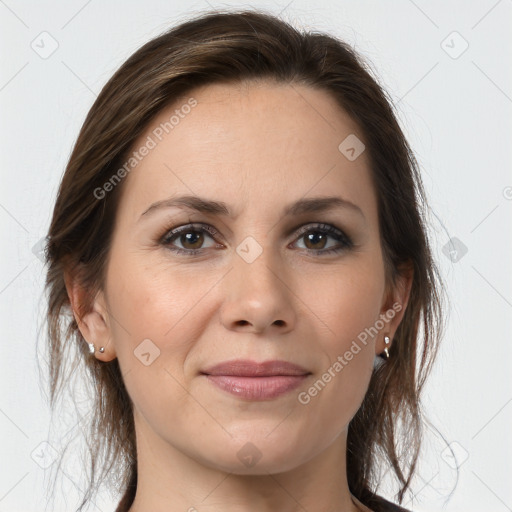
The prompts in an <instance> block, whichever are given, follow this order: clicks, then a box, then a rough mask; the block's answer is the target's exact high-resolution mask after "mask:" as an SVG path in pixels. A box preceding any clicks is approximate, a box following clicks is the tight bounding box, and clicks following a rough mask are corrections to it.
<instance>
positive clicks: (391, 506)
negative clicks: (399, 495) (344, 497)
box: [353, 494, 413, 512]
mask: <svg viewBox="0 0 512 512" xmlns="http://www.w3.org/2000/svg"><path fill="white" fill-rule="evenodd" d="M353 498H354V500H355V502H356V503H357V505H359V506H360V507H361V508H362V510H363V511H364V512H413V511H412V510H409V509H407V508H404V507H401V506H400V505H397V504H396V503H392V502H391V501H388V500H386V499H384V498H382V497H381V496H378V495H376V494H374V495H373V496H371V497H367V498H366V499H365V498H363V502H362V501H360V500H358V499H357V498H356V497H355V496H353Z"/></svg>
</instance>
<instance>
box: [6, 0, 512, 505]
mask: <svg viewBox="0 0 512 512" xmlns="http://www.w3.org/2000/svg"><path fill="white" fill-rule="evenodd" d="M250 5H251V6H254V7H262V8H265V9H267V10H268V11H270V12H273V13H274V14H279V13H280V15H281V17H282V18H283V19H285V20H287V21H289V22H292V23H293V24H295V25H296V26H297V27H303V28H311V29H317V30H321V31H325V32H328V33H331V34H333V35H336V36H339V37H341V38H343V39H345V40H346V41H348V42H349V43H351V44H352V45H354V46H355V48H356V49H357V50H358V51H360V52H361V53H362V54H363V56H365V57H366V58H367V59H368V60H369V61H370V62H371V63H372V64H373V66H374V68H375V70H376V71H377V73H378V75H379V76H380V77H381V80H382V82H383V83H384V84H385V86H386V88H387V90H388V91H389V92H390V94H391V95H392V97H393V98H394V101H395V104H396V107H397V109H398V112H399V118H400V121H401V123H402V126H403V128H404V130H405V133H406V135H407V136H408V138H409V141H410V143H411V145H412V147H413V150H414V151H415V153H416V155H417V158H418V160H419V163H420V165H421V168H422V172H423V178H424V183H425V187H426V189H427V192H428V194H429V196H430V204H431V207H432V210H433V212H434V214H435V215H434V216H433V219H432V223H431V235H432V237H433V239H434V240H433V243H434V253H435V256H436V258H437V260H438V261H439V265H440V267H441V270H442V273H443V277H444V279H445V280H446V284H447V287H448V290H449V293H450V302H451V306H450V316H449V321H448V328H447V331H446V335H445V338H444V342H443V345H442V348H441V352H440V356H439V360H438V363H437V367H436V368H435V371H434V373H433V374H432V376H431V379H430V381H429V383H428V385H427V388H426V390H425V396H424V405H425V410H426V412H427V414H428V417H429V418H430V419H431V421H432V422H433V425H434V426H435V428H437V429H438V430H439V433H437V432H436V431H435V429H432V430H431V431H430V430H429V431H428V433H429V435H428V440H427V442H426V444H425V447H424V460H425V464H424V466H422V467H421V468H420V474H419V477H418V478H417V479H416V480H415V483H414V486H413V489H414V492H415V498H414V501H412V502H410V501H409V502H408V501H405V502H404V503H403V505H404V506H406V507H407V508H414V510H415V511H438V510H446V511H450V512H456V511H461V512H462V511H464V512H471V511H479V512H480V511H482V510H486V511H491V510H492V511H493V512H501V511H503V512H505V511H506V510H512V487H511V486H510V477H511V474H512V471H511V465H512V463H511V460H512V441H511V436H510V431H511V429H510V427H511V419H512V403H511V402H512V383H511V378H510V376H511V363H510V361H511V357H510V356H511V351H512V344H511V343H510V333H511V327H512V322H511V320H512V272H511V271H510V268H511V262H512V237H511V235H512V200H511V199H512V188H511V187H512V172H511V170H510V169H511V163H512V162H511V160H512V155H511V147H512V144H511V138H510V136H511V134H512V116H511V114H512V71H511V67H510V62H512V58H511V57H512V55H511V54H512V30H511V29H512V1H511V0H500V1H496V0H485V1H479V2H477V1H472V2H469V1H459V2H449V3H448V2H444V1H440V0H437V1H434V2H432V1H431V2H427V1H424V0H416V1H414V2H413V1H412V0H397V1H394V2H377V1H375V2H370V1H355V0H354V1H340V0H336V1H334V0H330V1H327V0H317V1H316V2H313V3H312V2H306V1H301V0H292V1H291V2H289V1H286V2H281V1H279V2H278V1H270V0H269V1H261V2H255V3H252V4H242V3H238V2H227V3H226V2H224V3H217V2H214V1H213V0H210V1H208V2H206V1H199V2H185V1H175V2H170V1H168V0H165V1H163V0H161V1H160V0H145V1H144V2H142V1H141V2H135V1H133V0H132V1H124V2H121V1H108V2H99V1H97V0H96V1H95V0H92V1H89V2H87V1H84V0H73V1H67V2H64V1H61V2H36V1H23V2H22V1H16V0H0V34H1V44H2V54H1V55H2V65H1V70H0V105H1V117H0V129H1V133H0V141H1V142H0V144H1V155H2V159H1V166H0V172H1V187H0V226H1V230H2V240H3V242H2V249H1V258H2V260H1V262H2V265H1V271H0V318H1V322H2V323H1V334H2V341H1V349H2V350H1V355H2V356H1V358H0V379H1V383H2V386H1V395H0V434H1V439H2V443H0V461H1V462H0V512H29V511H41V510H44V504H45V499H44V496H45V489H44V484H45V483H47V478H48V475H49V472H50V470H51V469H52V468H51V467H50V468H48V469H46V470H44V469H42V468H41V467H40V466H39V465H38V464H37V463H36V462H35V459H36V458H37V457H36V456H34V458H33V453H34V450H36V452H35V453H37V450H43V451H44V449H45V448H44V446H45V445H40V443H42V442H44V441H46V440H47V439H48V429H49V425H50V415H49V409H48V406H47V403H46V391H45V390H44V388H43V389H41V385H44V376H43V377H41V380H40V377H39V371H38V367H37V359H36V350H40V349H38V347H40V346H43V345H44V343H45V338H44V324H43V320H44V318H43V313H44V307H45V305H44V301H43V297H44V296H43V283H44V270H45V269H44V267H43V265H42V263H41V260H40V259H39V258H38V257H37V255H36V254H35V253H34V251H33V247H34V245H36V244H37V243H38V242H39V241H40V240H41V239H42V238H43V237H44V236H46V233H47V230H48V227H49V222H50V218H51V213H52V208H53V203H54V200H55V196H56V192H57V187H58V184H59V181H60V178H61V176H62V173H63V171H64V168H65V165H66V162H67V159H68V157H69V155H70V152H71V148H72V145H73V143H74V141H75V138H76V136H77V135H78V131H79V129H80V126H81V124H82V122H83V120H84V118H85V115H86V113H87V111H88V109H89V108H90V107H91V105H92V103H93V101H94V100H95V98H96V96H97V94H98V93H99V91H100V89H101V87H102V86H103V85H104V83H105V82H106V81H107V80H108V78H109V77H110V76H111V75H112V74H113V72H114V71H115V70H116V69H117V68H118V67H119V66H120V65H121V64H122V62H123V61H124V60H125V59H126V58H127V57H128V56H129V55H130V54H131V53H133V52H134V51H135V50H136V49H137V48H138V47H140V46H141V45H142V44H143V43H145V42H146V41H148V40H149V39H150V38H152V37H153V36H156V35H158V34H160V33H161V32H163V31H164V30H166V29H167V28H168V27H169V26H171V25H174V24H176V23H178V22H179V21H181V20H182V19H183V18H184V17H187V16H189V15H190V14H191V13H193V12H197V13H199V12H201V11H203V10H205V9H210V8H226V7H229V6H233V7H249V6H250ZM43 31H47V32H48V33H49V34H50V35H51V38H53V39H55V40H56V41H57V42H58V48H57V50H56V51H55V52H54V53H53V54H52V55H50V56H49V57H48V58H46V59H43V58H41V57H40V56H39V54H38V53H36V51H34V50H33V49H32V47H31V44H32V42H33V41H34V40H35V41H36V43H37V42H38V41H40V38H41V37H47V38H48V36H40V34H41V32H43ZM454 31H456V32H458V34H459V35H457V34H453V32H454ZM46 41H47V43H46V47H47V48H48V47H49V46H48V44H49V42H50V39H47V40H46ZM443 41H444V43H443ZM464 41H466V42H467V44H469V46H468V48H467V49H466V51H464V52H463V53H462V54H460V55H459V53H460V52H461V50H462V49H463V48H464V45H465V43H464ZM39 44H40V45H41V43H39ZM449 53H451V55H450V54H449ZM507 55H508V57H507ZM454 57H457V58H454ZM451 237H457V238H458V239H459V240H460V241H462V243H463V244H464V245H465V246H466V247H467V253H466V254H465V255H464V256H463V257H462V258H461V259H460V260H458V261H451V260H450V259H449V258H448V257H447V256H445V254H443V247H444V246H445V245H446V244H447V243H448V241H449V239H450V238H451ZM35 252H37V250H36V251H35ZM40 330H42V333H40V332H39V331H40ZM62 428H64V427H62ZM440 434H442V435H443V436H444V437H445V439H446V440H447V442H449V443H454V444H453V445H452V446H453V447H454V449H455V451H456V453H457V456H458V462H459V465H460V475H459V481H458V484H457V486H456V488H455V489H454V485H455V472H454V470H453V469H452V468H451V466H453V465H454V464H455V462H454V461H453V460H451V459H450V458H448V457H447V456H446V453H443V450H444V448H445V445H443V442H442V439H441V437H440ZM73 435H78V436H79V435H80V431H79V429H76V431H75V432H74V433H73ZM58 437H59V436H58V435H57V438H58ZM62 437H63V434H62V435H61V438H62ZM41 446H42V448H41ZM53 466H55V464H54V465H53ZM79 469H80V463H77V464H75V465H74V467H68V469H67V470H66V475H67V476H65V475H64V476H62V479H63V481H64V483H63V486H64V487H65V489H60V488H59V487H57V490H56V492H57V494H60V496H57V498H56V501H55V504H54V505H52V506H51V507H50V508H49V510H55V511H66V512H69V511H70V510H73V508H72V505H73V504H75V503H76V500H77V499H78V498H79V497H80V488H83V482H82V483H80V482H79V474H78V470H79ZM73 471H74V473H73ZM451 491H453V493H452V495H451V498H450V499H449V500H448V495H449V493H450V492H451ZM384 494H385V495H386V493H385V492H384ZM387 497H388V498H392V496H391V495H389V494H388V495H387ZM117 501H118V497H116V496H114V497H113V498H112V500H109V498H108V496H106V495H104V494H103V495H102V496H100V498H99V499H98V500H97V501H96V504H95V505H91V508H90V509H89V510H94V511H98V510H99V511H104V512H108V511H113V510H114V507H115V504H116V503H117ZM309 512H314V511H309Z"/></svg>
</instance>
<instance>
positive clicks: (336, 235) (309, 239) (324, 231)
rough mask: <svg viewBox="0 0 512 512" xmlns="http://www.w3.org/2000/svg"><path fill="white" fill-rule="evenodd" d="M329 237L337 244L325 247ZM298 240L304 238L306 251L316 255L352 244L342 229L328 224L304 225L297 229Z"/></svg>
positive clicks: (338, 250) (329, 252)
mask: <svg viewBox="0 0 512 512" xmlns="http://www.w3.org/2000/svg"><path fill="white" fill-rule="evenodd" d="M329 238H331V239H334V240H336V241H337V242H338V244H334V247H333V246H331V247H329V248H326V245H327V243H328V239H329ZM300 240H305V247H304V249H305V250H306V251H308V252H311V253H316V255H318V256H321V255H324V254H332V253H337V252H341V251H343V250H348V249H351V248H352V247H353V246H354V244H353V242H352V240H351V239H350V238H349V237H348V236H347V235H346V234H345V233H344V232H343V231H341V230H339V229H337V228H335V227H333V226H331V225H329V224H317V225H315V226H304V227H303V228H301V229H300V230H299V238H298V240H297V241H300Z"/></svg>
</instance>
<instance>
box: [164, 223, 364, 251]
mask: <svg viewBox="0 0 512 512" xmlns="http://www.w3.org/2000/svg"><path fill="white" fill-rule="evenodd" d="M169 229H170V228H167V229H166V231H165V234H164V236H162V237H161V238H160V244H162V245H164V246H166V247H167V249H169V250H170V251H173V252H174V253H176V254H185V255H187V256H194V255H196V254H199V253H200V252H202V251H204V249H181V248H179V247H171V242H172V240H173V239H174V238H176V237H177V236H179V235H181V234H184V233H194V232H203V233H208V234H209V235H210V236H211V237H212V238H214V237H215V235H217V234H218V232H217V230H215V229H214V228H212V227H211V226H209V225H207V224H187V225H185V226H180V227H178V228H175V229H170V230H169ZM309 233H322V234H324V235H329V236H331V237H332V238H334V239H336V240H337V241H338V242H340V243H341V244H342V247H334V248H330V249H322V250H319V251H315V250H313V249H303V250H306V251H307V252H309V253H312V254H314V255H315V256H323V255H326V254H334V253H339V252H341V251H346V250H349V249H351V248H353V247H354V244H353V242H352V240H351V239H350V237H348V236H347V235H346V234H345V233H344V232H343V231H341V230H339V229H337V228H335V227H333V226H331V225H329V224H321V223H318V224H316V225H314V226H312V227H310V226H309V225H308V226H307V227H306V226H304V227H302V228H300V229H299V233H298V237H297V240H298V239H300V238H301V237H303V236H305V235H306V234H309Z"/></svg>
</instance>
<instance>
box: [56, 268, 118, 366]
mask: <svg viewBox="0 0 512 512" xmlns="http://www.w3.org/2000/svg"><path fill="white" fill-rule="evenodd" d="M64 282H65V284H66V290H67V293H68V297H69V302H70V304H71V309H72V311H73V315H74V317H75V320H76V323H77V324H78V328H79V329H80V332H81V333H82V336H83V337H84V338H85V340H86V342H87V343H92V344H94V347H95V356H96V358H97V359H100V360H101V361H105V362H108V361H111V360H112V359H115V357H116V352H115V348H114V344H113V343H112V342H111V339H112V337H111V329H110V321H109V319H110V315H109V314H108V309H107V303H106V300H105V296H104V293H103V291H99V292H97V293H96V295H95V296H92V295H91V293H90V292H89V291H88V290H87V289H86V288H85V287H84V286H83V285H82V284H81V280H80V271H78V272H75V273H74V274H71V273H70V272H69V271H65V272H64ZM100 347H104V349H105V351H104V352H103V353H102V352H100V351H99V349H100Z"/></svg>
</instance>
